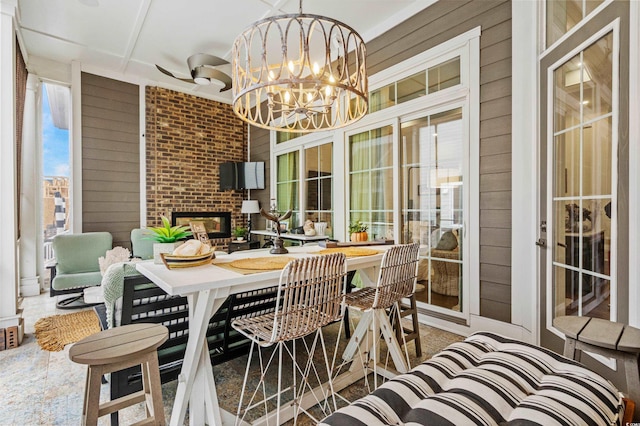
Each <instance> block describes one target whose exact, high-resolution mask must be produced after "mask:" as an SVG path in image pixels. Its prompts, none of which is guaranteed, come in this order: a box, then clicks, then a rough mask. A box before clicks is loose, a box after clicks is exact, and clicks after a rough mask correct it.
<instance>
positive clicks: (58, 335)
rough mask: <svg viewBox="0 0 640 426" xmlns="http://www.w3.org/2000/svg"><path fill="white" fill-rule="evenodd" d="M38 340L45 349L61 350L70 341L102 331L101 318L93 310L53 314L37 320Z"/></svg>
mask: <svg viewBox="0 0 640 426" xmlns="http://www.w3.org/2000/svg"><path fill="white" fill-rule="evenodd" d="M34 328H35V330H36V333H35V334H36V340H37V341H38V345H40V347H41V348H42V349H44V350H45V351H50V352H59V351H61V350H63V349H64V347H65V346H66V345H68V344H69V343H75V342H77V341H78V340H82V339H84V338H85V337H87V336H90V335H92V334H95V333H97V332H99V331H100V320H99V319H98V316H97V315H96V313H95V312H94V311H93V309H89V310H86V311H80V312H72V313H70V314H64V315H53V316H50V317H45V318H40V319H39V320H38V321H36V323H35V325H34Z"/></svg>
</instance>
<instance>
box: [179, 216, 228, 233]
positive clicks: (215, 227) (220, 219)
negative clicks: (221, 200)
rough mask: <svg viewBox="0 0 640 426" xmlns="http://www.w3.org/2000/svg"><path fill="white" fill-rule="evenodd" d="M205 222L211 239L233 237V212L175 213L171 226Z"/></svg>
mask: <svg viewBox="0 0 640 426" xmlns="http://www.w3.org/2000/svg"><path fill="white" fill-rule="evenodd" d="M192 221H199V222H203V223H204V226H205V228H206V229H207V234H208V235H209V238H210V239H216V238H230V237H231V212H173V213H172V214H171V224H172V225H173V226H175V225H186V226H189V222H192Z"/></svg>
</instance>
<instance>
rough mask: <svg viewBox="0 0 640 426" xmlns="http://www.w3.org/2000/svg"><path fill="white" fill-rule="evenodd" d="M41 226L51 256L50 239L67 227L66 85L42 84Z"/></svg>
mask: <svg viewBox="0 0 640 426" xmlns="http://www.w3.org/2000/svg"><path fill="white" fill-rule="evenodd" d="M42 87H43V89H44V90H42V111H41V112H42V148H43V149H42V153H43V154H42V165H43V169H42V176H43V177H44V179H43V182H42V185H43V191H42V194H43V200H42V206H43V208H42V214H43V217H42V221H43V223H42V225H43V226H42V229H43V230H44V235H43V238H44V247H45V258H46V259H47V260H49V258H51V257H52V256H53V253H52V251H51V240H53V237H55V236H56V235H57V234H60V233H64V232H67V231H69V228H70V221H69V218H70V207H71V199H70V191H69V189H70V171H71V167H70V166H71V157H70V151H69V112H70V105H71V91H70V89H69V87H66V86H61V85H57V84H50V83H46V84H43V85H42Z"/></svg>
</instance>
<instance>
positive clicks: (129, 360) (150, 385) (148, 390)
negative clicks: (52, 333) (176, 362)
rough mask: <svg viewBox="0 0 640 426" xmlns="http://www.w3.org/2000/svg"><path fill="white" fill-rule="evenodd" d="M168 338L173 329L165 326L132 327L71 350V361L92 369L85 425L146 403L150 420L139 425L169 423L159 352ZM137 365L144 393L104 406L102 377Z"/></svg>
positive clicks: (95, 337) (86, 394)
mask: <svg viewBox="0 0 640 426" xmlns="http://www.w3.org/2000/svg"><path fill="white" fill-rule="evenodd" d="M168 336H169V330H168V329H167V327H165V326H163V325H159V324H131V325H125V326H122V327H116V328H112V329H109V330H105V331H101V332H99V333H96V334H93V335H91V336H88V337H86V338H84V339H82V340H80V341H79V342H77V343H75V344H74V345H73V346H72V347H71V349H70V350H69V358H70V359H71V361H73V362H75V363H78V364H86V365H88V366H89V368H88V371H87V380H86V384H85V392H84V404H83V409H82V424H83V425H96V424H97V422H98V418H99V417H102V416H105V415H107V414H111V413H113V412H116V411H119V410H121V409H122V408H125V407H128V406H130V405H133V404H137V403H140V402H145V403H146V412H147V418H146V419H145V420H142V421H141V422H139V423H136V424H149V425H164V424H165V419H164V408H163V405H162V389H161V387H160V370H159V368H158V352H157V349H158V347H159V346H160V345H162V344H163V343H164V342H165V341H166V340H167V338H168ZM134 365H140V366H141V368H142V383H143V390H141V391H140V392H136V393H133V394H130V395H127V396H124V397H122V398H118V399H115V400H113V401H109V402H105V403H103V404H100V385H101V378H102V375H103V374H107V373H111V372H114V371H119V370H124V369H125V368H129V367H133V366H134Z"/></svg>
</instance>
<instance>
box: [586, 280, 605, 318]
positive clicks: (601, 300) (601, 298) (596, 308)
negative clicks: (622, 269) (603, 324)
mask: <svg viewBox="0 0 640 426" xmlns="http://www.w3.org/2000/svg"><path fill="white" fill-rule="evenodd" d="M582 282H583V286H585V284H586V283H588V285H589V286H590V287H591V289H592V290H591V291H590V292H589V293H586V294H585V295H584V296H583V299H582V315H586V316H590V317H593V318H601V319H604V320H609V319H610V318H611V304H610V288H611V282H610V281H609V280H605V279H603V278H597V277H594V276H590V275H587V274H583V277H582ZM585 287H586V286H585Z"/></svg>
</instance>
